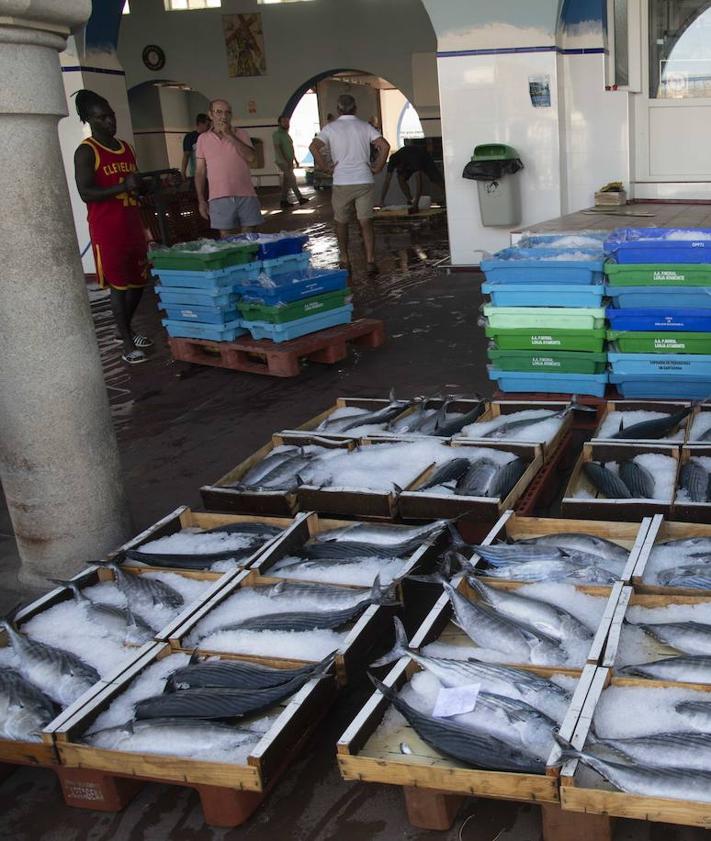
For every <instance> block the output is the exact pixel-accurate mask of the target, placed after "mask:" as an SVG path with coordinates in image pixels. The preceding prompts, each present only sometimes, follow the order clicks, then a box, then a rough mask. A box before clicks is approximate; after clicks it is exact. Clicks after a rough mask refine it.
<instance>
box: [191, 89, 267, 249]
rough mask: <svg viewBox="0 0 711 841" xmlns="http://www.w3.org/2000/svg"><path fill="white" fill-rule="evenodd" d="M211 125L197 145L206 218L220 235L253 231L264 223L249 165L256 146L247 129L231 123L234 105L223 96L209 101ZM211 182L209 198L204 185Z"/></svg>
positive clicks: (200, 196) (197, 170)
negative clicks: (207, 198)
mask: <svg viewBox="0 0 711 841" xmlns="http://www.w3.org/2000/svg"><path fill="white" fill-rule="evenodd" d="M210 119H211V120H212V128H211V129H208V131H204V132H203V133H202V134H201V135H200V137H199V138H198V142H197V146H196V147H195V189H196V191H197V196H198V206H199V209H200V215H201V216H202V218H203V219H207V220H209V222H210V226H211V227H212V228H215V229H217V230H218V231H219V232H220V236H221V237H227V236H231V235H232V234H239V233H241V232H242V231H252V230H254V229H255V228H256V227H258V226H259V225H261V224H262V209H261V207H260V205H259V199H258V198H257V194H256V192H255V190H254V186H253V185H252V176H251V174H250V171H249V165H250V164H252V163H254V161H255V153H254V148H253V147H252V141H251V140H250V139H249V135H248V134H247V132H246V131H245V130H244V129H241V128H233V127H232V108H231V106H230V103H229V102H226V101H225V100H224V99H213V100H212V102H211V103H210ZM206 184H209V186H210V201H209V202H208V201H206V199H205V185H206Z"/></svg>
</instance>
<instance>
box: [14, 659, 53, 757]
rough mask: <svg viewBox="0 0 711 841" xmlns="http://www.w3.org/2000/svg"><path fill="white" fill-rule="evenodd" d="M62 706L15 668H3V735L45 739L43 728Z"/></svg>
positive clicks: (38, 739) (22, 738)
mask: <svg viewBox="0 0 711 841" xmlns="http://www.w3.org/2000/svg"><path fill="white" fill-rule="evenodd" d="M58 712H59V708H58V707H57V706H55V704H54V702H53V701H52V700H51V698H49V697H48V696H47V695H45V694H44V692H42V691H41V690H39V689H38V688H37V687H36V686H34V685H33V684H32V683H30V682H29V681H28V680H26V679H25V678H24V677H23V676H22V675H21V674H20V673H19V672H17V671H15V669H9V668H4V667H1V668H0V738H3V739H13V740H17V741H23V742H38V741H41V736H40V731H41V730H42V729H43V728H44V727H46V726H47V724H49V722H50V721H51V720H52V719H53V718H54V717H55V716H56V715H57V713H58Z"/></svg>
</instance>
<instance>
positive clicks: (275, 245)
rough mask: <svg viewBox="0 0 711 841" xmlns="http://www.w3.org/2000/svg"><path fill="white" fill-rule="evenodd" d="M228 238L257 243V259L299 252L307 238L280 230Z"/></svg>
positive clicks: (268, 258)
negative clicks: (274, 232)
mask: <svg viewBox="0 0 711 841" xmlns="http://www.w3.org/2000/svg"><path fill="white" fill-rule="evenodd" d="M228 240H229V241H230V242H245V243H248V244H250V245H258V246H259V250H258V251H257V258H258V259H259V260H273V259H274V258H277V257H288V256H290V255H292V254H301V252H302V251H303V250H304V246H305V245H306V243H307V242H308V241H309V238H308V236H307V235H306V234H294V233H287V232H286V231H282V232H281V233H279V234H261V233H260V234H255V233H250V234H241V235H240V236H236V237H228Z"/></svg>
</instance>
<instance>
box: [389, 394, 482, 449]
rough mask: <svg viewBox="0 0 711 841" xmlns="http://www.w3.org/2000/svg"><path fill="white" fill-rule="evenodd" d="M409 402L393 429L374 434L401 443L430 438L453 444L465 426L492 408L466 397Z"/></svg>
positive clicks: (393, 422)
mask: <svg viewBox="0 0 711 841" xmlns="http://www.w3.org/2000/svg"><path fill="white" fill-rule="evenodd" d="M407 402H408V404H409V405H408V406H406V407H405V408H404V410H403V412H402V413H401V414H400V415H398V416H397V417H396V418H395V419H394V420H393V421H392V423H391V424H390V427H389V430H384V431H383V432H380V433H375V432H374V433H373V435H376V434H377V435H378V437H385V436H390V435H391V436H392V437H393V438H397V439H399V440H400V441H413V440H414V441H416V440H422V439H423V438H426V437H429V438H432V439H439V440H440V441H449V440H451V439H452V438H453V437H454V436H455V435H458V434H460V433H461V430H462V429H463V428H464V427H465V426H467V425H469V424H470V423H474V421H475V420H476V419H477V418H478V417H480V416H481V415H482V414H483V413H484V412H485V411H486V409H487V407H488V405H489V404H488V402H487V401H485V400H469V399H466V398H461V399H449V398H447V399H446V400H444V399H441V398H431V399H429V400H422V399H419V398H416V399H414V400H410V401H407Z"/></svg>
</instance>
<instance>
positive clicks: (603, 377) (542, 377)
mask: <svg viewBox="0 0 711 841" xmlns="http://www.w3.org/2000/svg"><path fill="white" fill-rule="evenodd" d="M487 369H488V371H489V379H490V380H496V382H497V384H498V387H499V390H500V391H506V392H516V391H526V392H528V391H543V392H549V393H550V394H590V395H592V396H593V397H604V396H605V387H606V385H607V373H604V374H540V373H538V372H537V371H500V370H498V369H497V368H494V367H493V366H491V365H488V366H487Z"/></svg>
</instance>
